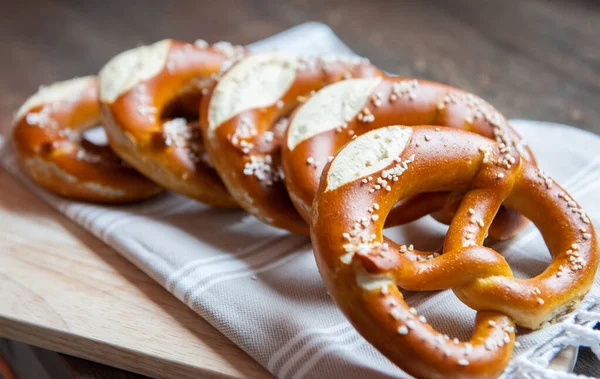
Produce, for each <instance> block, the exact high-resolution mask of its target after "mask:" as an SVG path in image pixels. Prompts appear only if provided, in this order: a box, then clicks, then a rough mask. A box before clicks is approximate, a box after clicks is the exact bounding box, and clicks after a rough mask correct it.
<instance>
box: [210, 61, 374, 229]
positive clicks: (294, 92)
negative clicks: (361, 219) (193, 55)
mask: <svg viewBox="0 0 600 379" xmlns="http://www.w3.org/2000/svg"><path fill="white" fill-rule="evenodd" d="M379 74H380V72H379V70H378V69H376V68H375V67H374V66H372V65H370V64H368V63H366V61H365V60H364V59H362V58H353V57H337V56H335V57H328V56H324V57H319V58H309V59H303V58H299V57H296V56H292V55H288V54H283V53H267V54H256V55H251V56H249V57H247V58H245V59H243V60H241V61H240V62H238V63H237V64H236V65H234V66H233V67H232V68H231V69H230V70H229V71H227V72H226V73H225V74H224V75H223V76H222V77H221V78H220V80H219V81H218V82H217V83H216V85H215V86H214V87H213V88H212V90H211V94H210V96H208V97H207V98H206V99H204V100H203V102H202V107H201V112H200V114H201V123H200V124H201V127H202V131H203V135H204V140H205V143H206V147H207V150H208V153H209V155H210V158H211V160H212V162H213V164H214V165H215V168H216V169H217V172H218V173H219V175H220V176H221V179H222V180H223V182H224V183H225V185H226V186H227V188H228V190H229V192H230V193H231V194H232V195H233V197H234V198H235V199H236V200H237V202H238V203H239V204H240V205H241V206H242V207H243V208H244V209H246V210H247V211H248V212H249V213H251V214H252V215H254V216H256V217H258V218H259V219H260V220H262V221H263V222H265V223H268V224H271V225H274V226H276V227H280V228H284V229H287V230H289V231H291V232H293V233H298V234H308V226H307V225H306V223H305V222H304V220H303V219H302V218H301V217H300V216H299V215H298V213H297V212H296V210H295V209H294V207H293V205H292V203H291V201H290V199H289V196H288V194H287V190H286V188H285V186H284V184H283V181H282V178H283V170H282V169H281V166H280V146H281V138H282V135H283V133H284V131H285V128H286V127H287V123H286V116H288V115H289V114H290V113H291V112H292V110H294V109H295V108H296V106H298V104H299V103H300V102H302V101H304V100H305V98H306V97H307V96H309V95H310V93H311V92H312V91H316V90H318V89H320V88H322V87H324V86H326V85H327V84H329V83H332V82H336V81H339V80H341V79H344V78H349V77H357V76H373V75H379Z"/></svg>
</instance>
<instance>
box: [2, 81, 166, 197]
mask: <svg viewBox="0 0 600 379" xmlns="http://www.w3.org/2000/svg"><path fill="white" fill-rule="evenodd" d="M13 125H14V127H13V131H12V137H13V142H14V145H15V148H16V152H17V156H18V158H19V163H20V164H21V166H22V167H23V170H24V171H25V173H26V174H27V175H28V176H30V177H31V178H32V179H33V180H34V181H35V182H37V183H38V184H39V185H41V186H42V187H44V188H46V189H48V190H50V191H52V192H55V193H57V194H59V195H62V196H66V197H70V198H73V199H78V200H84V201H95V202H102V203H125V202H133V201H139V200H143V199H146V198H148V197H151V196H153V195H155V194H157V193H159V192H161V191H162V189H161V188H160V187H158V186H157V185H156V184H154V183H153V182H151V181H150V180H148V179H146V178H145V177H143V176H142V175H140V174H139V173H138V172H137V171H135V170H134V169H132V168H131V167H129V166H126V165H125V164H123V162H122V161H121V159H120V158H119V157H118V156H117V155H115V153H114V152H113V151H112V150H111V149H110V148H109V147H108V146H105V145H101V144H95V143H93V142H92V141H89V140H88V139H86V136H85V135H84V132H85V131H87V130H89V129H92V128H94V127H96V126H99V125H100V109H99V107H98V81H97V79H96V78H95V77H93V76H86V77H82V78H75V79H71V80H67V81H63V82H58V83H54V84H52V85H50V86H48V87H42V88H40V90H39V91H38V92H37V93H36V94H34V95H33V96H32V97H30V98H29V99H28V100H27V102H25V104H23V106H21V108H20V109H19V111H18V112H17V114H16V116H15V119H14V121H13Z"/></svg>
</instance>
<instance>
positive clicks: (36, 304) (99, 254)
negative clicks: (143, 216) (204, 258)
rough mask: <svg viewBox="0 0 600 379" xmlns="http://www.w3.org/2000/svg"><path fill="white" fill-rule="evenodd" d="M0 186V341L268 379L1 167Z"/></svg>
mask: <svg viewBox="0 0 600 379" xmlns="http://www.w3.org/2000/svg"><path fill="white" fill-rule="evenodd" d="M0 190H1V191H0V337H7V338H10V339H14V340H17V341H21V342H25V343H28V344H31V345H36V346H40V347H43V348H47V349H51V350H54V351H58V352H62V353H66V354H70V355H74V356H77V357H81V358H85V359H89V360H93V361H96V362H100V363H104V364H107V365H110V366H115V367H119V368H123V369H125V370H130V371H134V372H137V373H140V374H144V375H148V376H151V377H159V378H199V377H202V378H206V377H233V378H240V377H243V378H265V377H270V375H269V374H268V373H267V372H266V371H265V370H264V369H263V368H262V367H261V366H260V365H259V364H258V363H256V362H255V361H254V360H253V359H251V358H250V357H249V356H248V355H246V354H245V353H244V352H243V351H241V350H240V349H239V348H238V347H237V346H235V345H234V344H233V343H232V342H230V341H229V340H228V339H227V338H225V337H224V336H223V335H222V334H221V333H220V332H219V331H217V330H216V329H215V328H213V327H212V326H211V325H209V324H208V323H207V322H206V321H204V320H203V319H202V318H201V317H199V316H198V315H197V314H195V313H194V312H193V311H191V310H190V309H189V308H187V307H186V306H185V305H184V304H182V303H180V302H179V300H177V299H176V298H175V297H174V296H172V295H171V294H169V293H168V292H167V291H166V290H164V289H163V288H162V287H160V286H159V285H158V284H157V283H155V282H154V281H153V280H152V279H150V278H149V277H148V276H147V275H145V274H144V273H143V272H142V271H140V270H139V269H137V268H136V267H135V266H133V265H132V264H131V263H129V262H128V261H126V260H125V259H124V258H122V257H121V256H120V255H118V254H117V253H116V252H115V251H114V250H112V249H111V248H110V247H108V246H106V245H104V244H103V243H102V242H100V241H99V240H97V239H96V238H95V237H94V236H92V235H91V234H89V233H88V232H86V231H85V230H83V229H82V228H81V227H79V226H77V225H76V224H74V223H73V222H71V221H70V220H68V219H67V218H65V217H64V216H62V215H61V214H60V213H58V212H57V211H55V210H54V209H52V208H50V207H49V206H48V205H46V204H45V203H43V202H42V201H41V200H39V199H38V198H36V197H35V196H34V195H33V194H32V193H30V192H29V191H28V190H26V189H25V188H24V187H23V186H22V185H21V184H20V183H18V182H17V181H16V179H14V178H13V177H11V176H10V174H8V173H7V172H6V171H5V170H4V169H2V168H0Z"/></svg>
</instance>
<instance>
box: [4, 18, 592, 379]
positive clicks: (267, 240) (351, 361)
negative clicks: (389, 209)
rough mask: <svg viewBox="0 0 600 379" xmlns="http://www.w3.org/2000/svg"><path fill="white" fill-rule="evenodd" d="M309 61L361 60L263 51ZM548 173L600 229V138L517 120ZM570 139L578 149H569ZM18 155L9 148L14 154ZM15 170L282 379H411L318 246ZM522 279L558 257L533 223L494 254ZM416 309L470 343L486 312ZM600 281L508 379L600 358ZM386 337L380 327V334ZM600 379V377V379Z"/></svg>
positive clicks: (296, 35) (421, 230) (294, 34)
mask: <svg viewBox="0 0 600 379" xmlns="http://www.w3.org/2000/svg"><path fill="white" fill-rule="evenodd" d="M251 49H252V50H254V51H265V50H271V49H281V50H287V51H293V52H296V53H302V54H320V53H351V51H350V49H349V48H348V47H347V46H346V45H344V44H343V43H342V42H341V41H340V40H339V39H338V38H337V37H336V36H335V34H334V33H333V32H332V31H331V29H329V28H328V27H327V26H325V25H322V24H315V23H309V24H304V25H301V26H298V27H296V28H293V29H291V30H288V31H286V32H283V33H281V34H278V35H276V36H273V37H271V38H268V39H266V40H263V41H260V42H258V43H255V44H253V45H251ZM513 125H514V126H515V127H516V128H517V130H518V131H519V132H520V133H521V134H522V135H523V137H524V138H525V139H526V140H527V141H528V142H529V144H530V146H531V147H532V149H533V151H534V152H535V154H536V156H537V158H538V160H539V163H540V165H541V167H543V169H544V170H545V171H546V172H548V173H550V174H551V175H552V176H553V177H554V178H555V179H556V180H557V181H558V182H559V183H561V184H562V185H563V186H564V187H565V188H566V189H567V190H568V191H569V192H570V193H571V194H572V195H573V197H574V198H575V199H577V200H578V201H579V202H580V203H581V205H582V206H583V208H584V209H585V210H586V211H587V212H588V214H589V216H590V217H591V218H592V220H593V222H594V224H595V225H600V204H598V201H597V199H598V198H597V191H598V190H599V188H600V180H599V179H600V138H598V137H597V136H595V135H593V134H590V133H587V132H584V131H581V130H577V129H574V128H571V127H567V126H564V125H557V124H550V123H541V122H532V121H513ZM565 141H568V143H565ZM7 145H8V144H7ZM0 157H1V160H2V164H3V166H4V167H5V168H6V169H7V170H8V171H10V172H11V173H13V174H14V175H15V176H17V177H18V178H19V179H21V180H22V181H23V183H25V184H26V185H27V186H28V187H29V188H31V190H32V191H34V192H35V193H36V194H38V195H39V196H40V197H42V198H43V199H44V200H45V201H47V202H48V203H50V204H52V205H53V206H54V207H56V208H57V209H58V210H59V211H60V212H62V213H64V214H65V215H66V216H68V217H69V218H71V219H72V220H74V221H75V222H77V223H78V224H80V225H81V226H82V227H84V228H86V229H87V230H89V231H90V232H92V233H93V234H94V235H96V236H97V237H98V238H100V239H102V240H103V241H104V242H106V243H107V244H108V245H110V246H112V247H113V248H115V249H116V250H117V251H119V252H120V253H121V254H123V256H125V257H126V258H127V259H129V260H130V261H131V262H133V263H134V264H135V265H137V266H138V267H139V268H141V269H142V270H144V271H145V272H146V273H147V274H148V275H150V276H151V277H152V278H153V279H154V280H156V281H157V282H158V283H160V284H161V285H162V286H164V287H165V288H166V289H167V290H168V291H170V292H171V293H172V294H173V295H175V296H177V297H178V298H179V299H180V300H181V301H182V302H184V303H185V304H187V305H188V306H189V307H190V308H192V309H193V310H194V311H195V312H197V313H198V314H199V315H200V316H201V317H203V318H204V319H206V320H208V321H209V322H210V323H211V324H212V325H214V327H216V328H217V329H218V330H220V331H221V332H222V333H223V334H224V335H226V336H227V337H228V338H229V339H231V340H232V341H233V342H234V343H236V344H237V345H238V346H239V347H240V348H242V349H243V350H244V351H246V352H247V353H248V354H249V355H250V356H252V357H253V358H254V359H256V360H257V361H258V362H260V363H261V364H262V365H263V366H264V367H266V368H267V369H268V370H269V371H270V372H271V373H273V375H275V376H277V377H279V378H295V379H299V378H367V377H370V378H374V377H377V378H398V377H400V378H405V377H408V376H407V375H406V374H405V373H403V372H402V371H401V370H399V369H398V368H397V367H395V366H394V365H393V364H391V363H390V362H389V361H388V360H387V359H386V358H384V357H383V356H382V355H381V354H380V353H379V352H378V351H377V350H376V349H374V348H373V347H371V346H370V345H369V344H368V343H367V342H366V341H365V340H364V339H363V338H362V337H361V336H360V335H358V334H357V333H356V331H355V330H354V329H353V328H352V326H351V325H350V324H349V323H348V322H347V321H346V319H345V318H344V316H343V315H342V314H341V313H340V312H339V311H338V309H337V308H336V306H335V305H334V303H333V302H332V300H331V299H330V298H329V296H328V295H327V291H326V289H325V287H324V286H323V283H322V282H321V278H320V277H319V273H318V271H317V268H316V265H315V261H314V258H313V255H312V251H311V245H310V241H309V240H308V239H307V238H305V237H301V236H295V235H290V234H288V233H286V232H284V231H281V230H276V229H274V228H271V227H269V226H266V225H263V224H261V223H260V222H258V221H257V220H255V219H254V218H253V217H251V216H249V215H247V214H245V213H243V212H241V211H222V210H217V209H211V208H208V207H206V206H204V205H202V204H199V203H197V202H194V201H192V200H190V199H187V198H184V197H182V196H179V195H176V194H168V195H165V196H161V197H159V198H156V199H154V200H150V201H147V202H144V203H142V204H137V205H131V206H110V207H109V206H99V205H92V204H85V203H79V202H73V201H68V200H65V199H61V198H58V197H56V196H53V195H51V194H49V193H47V192H45V191H43V190H41V189H40V188H38V187H37V186H36V185H35V184H33V183H32V182H30V181H29V180H28V179H27V178H25V177H24V176H23V175H22V174H21V173H20V171H19V169H18V167H17V164H16V159H15V156H14V154H13V153H12V151H11V150H10V148H9V147H8V146H7V147H6V148H4V149H3V150H2V152H1V155H0ZM445 230H446V227H445V226H443V225H440V224H438V223H436V222H435V221H433V220H432V219H431V218H430V217H426V218H424V219H421V220H419V221H417V222H415V223H412V224H410V225H406V226H403V227H397V228H393V229H390V230H388V231H386V234H387V235H388V236H390V237H392V238H394V239H395V240H397V241H410V243H414V244H415V245H417V246H419V248H422V249H428V248H432V249H433V248H437V247H438V246H439V244H440V243H441V241H442V240H443V237H444V233H445ZM493 247H494V248H495V249H497V250H499V251H501V252H503V254H504V256H505V257H506V259H507V260H508V262H509V263H510V264H511V267H512V268H513V271H514V273H515V275H517V276H519V277H530V276H533V275H537V274H539V273H540V272H541V271H543V269H544V268H545V267H546V266H547V264H548V262H549V261H550V256H549V254H548V252H547V249H546V247H545V245H544V243H543V240H542V238H541V236H540V234H539V233H538V232H537V230H536V229H535V228H534V227H533V226H532V225H530V226H529V227H528V229H526V230H525V231H524V232H523V233H521V234H520V235H519V236H518V237H517V238H515V239H513V240H511V241H508V242H504V243H499V244H497V245H495V246H493ZM406 299H407V301H408V303H410V304H412V305H413V306H415V307H416V308H417V309H418V312H419V314H422V315H425V316H426V317H427V320H430V322H431V324H432V325H433V326H434V327H436V328H438V329H439V330H441V331H443V332H445V333H447V334H449V335H451V336H456V337H458V338H459V339H467V338H468V337H469V335H470V332H471V328H472V325H473V320H474V317H475V312H474V311H473V310H471V309H469V308H468V307H466V306H465V305H463V304H462V303H461V302H460V301H458V300H457V299H456V297H455V296H454V295H453V293H452V292H451V291H439V292H423V293H410V294H408V295H407V296H406ZM599 302H600V281H599V280H598V278H597V279H596V281H595V283H594V287H593V289H592V291H591V292H590V294H589V295H588V296H587V297H586V298H585V300H584V301H583V302H582V304H581V306H580V309H579V312H578V314H570V315H568V316H566V317H564V318H562V319H561V320H560V322H559V323H556V324H553V325H551V326H549V327H547V328H545V329H543V330H541V331H536V332H529V333H522V334H520V335H519V338H518V340H519V342H520V343H521V346H520V347H519V348H517V349H516V351H515V354H514V358H513V360H512V362H511V365H510V366H509V368H508V369H507V371H506V376H510V377H513V376H524V377H540V376H543V377H547V376H552V373H550V372H548V371H546V370H547V369H546V366H547V364H548V362H549V360H551V358H552V357H553V356H554V355H555V354H556V353H557V352H558V351H560V350H561V349H563V348H564V347H565V346H569V345H575V346H579V345H587V346H591V347H592V350H594V351H596V352H599V353H600V347H599V342H600V332H598V331H593V329H592V328H593V325H594V324H595V323H596V321H597V320H598V319H599V318H600V317H599V315H600V313H599V312H600V306H599V305H598V303H599ZM374 327H376V326H374ZM596 374H598V375H600V372H597V373H596Z"/></svg>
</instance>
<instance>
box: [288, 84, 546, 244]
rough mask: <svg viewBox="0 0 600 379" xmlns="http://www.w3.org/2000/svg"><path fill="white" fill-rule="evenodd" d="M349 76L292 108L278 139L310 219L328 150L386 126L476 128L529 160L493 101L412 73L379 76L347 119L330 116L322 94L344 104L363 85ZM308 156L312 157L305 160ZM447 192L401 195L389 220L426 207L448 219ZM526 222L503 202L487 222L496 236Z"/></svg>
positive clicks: (406, 218) (294, 194)
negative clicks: (332, 119) (402, 198)
mask: <svg viewBox="0 0 600 379" xmlns="http://www.w3.org/2000/svg"><path fill="white" fill-rule="evenodd" d="M360 80H361V79H355V80H348V81H344V82H341V83H336V84H333V85H331V86H328V87H326V88H325V89H323V90H322V91H320V92H318V93H317V94H316V95H315V96H314V97H313V98H311V99H309V100H308V101H307V102H306V104H304V105H303V106H302V107H299V109H298V110H297V111H296V112H295V113H294V114H293V115H292V117H291V120H290V127H289V128H288V130H287V132H286V135H285V137H284V138H285V141H286V142H285V143H284V144H283V146H282V162H283V168H284V172H285V174H286V175H285V184H286V187H287V189H288V191H289V193H290V197H291V199H292V201H293V202H294V206H295V207H296V209H297V210H298V212H299V213H300V215H301V216H302V217H303V218H304V219H305V220H307V222H309V220H310V217H311V216H310V215H311V207H312V202H313V200H314V197H315V193H316V191H317V188H318V185H319V179H320V176H321V172H322V169H323V167H324V166H325V164H326V163H327V161H328V160H329V159H331V158H330V157H331V156H333V155H334V154H335V152H337V151H338V150H339V149H340V148H341V147H342V146H344V144H346V143H347V142H348V141H350V140H351V139H352V138H355V136H359V135H362V134H364V133H366V132H368V131H370V130H373V129H376V128H380V127H383V126H388V125H394V124H399V125H438V126H446V127H452V128H459V129H464V130H469V131H473V132H475V133H478V134H480V135H483V136H486V137H488V138H491V139H494V140H498V141H500V142H501V143H505V144H510V145H515V146H517V147H518V150H519V152H520V153H521V154H522V155H523V156H524V157H525V158H526V159H528V160H531V161H532V162H535V158H534V157H533V154H532V152H531V151H530V150H529V148H528V147H527V146H526V145H525V144H524V141H523V140H522V139H521V138H520V137H519V135H518V134H517V133H516V132H515V131H514V130H513V129H512V128H511V127H510V125H509V124H508V121H507V120H506V119H505V118H504V117H503V116H502V115H501V114H500V113H499V112H498V111H497V110H495V109H494V108H493V107H492V106H491V105H489V104H488V103H486V102H485V101H483V100H482V99H480V98H478V97H476V96H474V95H472V94H470V93H467V92H465V91H462V90H459V89H457V88H453V87H450V86H447V85H444V84H440V83H435V82H430V81H426V80H417V79H412V78H399V77H384V78H382V80H381V81H380V82H379V84H378V85H376V86H374V87H372V88H371V89H370V91H368V92H367V93H365V94H364V95H363V96H364V99H365V102H364V104H362V106H361V107H360V108H358V109H357V110H356V113H355V114H352V115H350V117H347V118H346V120H345V122H344V120H342V121H341V122H339V123H337V124H336V123H333V122H328V120H327V118H326V117H327V114H328V113H329V108H327V109H325V108H322V107H320V106H319V105H320V103H323V102H325V101H327V102H329V103H331V104H332V106H331V107H330V108H335V107H334V106H333V105H335V104H338V103H339V104H346V103H347V102H348V99H352V98H353V97H356V96H358V95H359V93H360V91H362V88H359V87H358V86H357V85H355V84H353V82H359V81H360ZM307 160H310V161H311V162H312V164H306V162H307ZM448 195H449V194H448V193H445V194H444V193H434V194H421V195H419V197H418V198H416V199H405V201H404V202H403V203H402V204H401V205H398V207H397V209H394V210H393V211H392V213H391V214H390V217H389V218H388V221H387V226H394V225H399V224H404V223H407V222H410V221H413V220H415V219H418V218H420V217H422V216H425V215H427V214H429V213H433V214H432V215H433V216H434V217H435V218H436V219H438V221H441V222H445V223H449V221H450V220H451V219H452V216H453V213H454V211H455V207H454V206H455V205H456V202H453V201H451V200H453V199H454V200H460V198H461V197H460V196H456V195H457V194H454V195H453V196H450V198H449V197H448ZM526 225H527V220H526V219H525V218H524V217H523V216H521V215H519V214H518V213H516V212H514V211H512V210H510V209H506V208H502V209H501V210H500V212H499V215H498V217H497V220H496V221H495V222H494V224H493V226H492V228H491V229H490V236H492V237H493V238H495V239H498V240H504V239H508V238H511V237H513V236H514V235H516V234H517V233H519V232H520V231H521V230H522V229H523V228H524V227H525V226H526Z"/></svg>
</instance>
